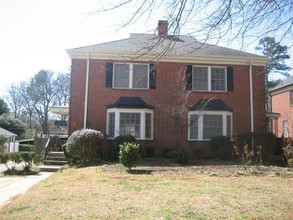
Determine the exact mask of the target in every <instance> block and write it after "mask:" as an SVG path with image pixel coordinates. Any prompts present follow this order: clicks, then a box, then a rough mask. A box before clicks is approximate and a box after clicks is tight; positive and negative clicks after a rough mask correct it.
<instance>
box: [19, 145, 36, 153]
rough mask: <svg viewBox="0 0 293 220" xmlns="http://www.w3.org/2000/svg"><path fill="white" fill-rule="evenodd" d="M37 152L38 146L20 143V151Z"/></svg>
mask: <svg viewBox="0 0 293 220" xmlns="http://www.w3.org/2000/svg"><path fill="white" fill-rule="evenodd" d="M22 151H25V152H35V151H36V146H35V145H31V144H20V145H19V152H22Z"/></svg>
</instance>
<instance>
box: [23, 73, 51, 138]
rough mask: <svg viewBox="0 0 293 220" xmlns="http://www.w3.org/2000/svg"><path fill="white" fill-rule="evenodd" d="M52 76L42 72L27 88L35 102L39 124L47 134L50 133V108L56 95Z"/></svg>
mask: <svg viewBox="0 0 293 220" xmlns="http://www.w3.org/2000/svg"><path fill="white" fill-rule="evenodd" d="M52 76H53V73H52V72H50V71H45V70H41V71H39V73H38V74H36V75H35V76H34V78H32V79H31V81H30V84H29V86H28V87H27V94H28V96H29V98H30V99H31V100H32V101H33V107H34V110H35V111H36V115H37V119H38V122H39V123H40V125H41V126H42V130H43V132H44V133H45V134H47V133H48V120H49V111H50V109H49V107H50V105H51V103H52V101H53V100H54V98H55V94H56V90H55V88H54V84H53V77H52Z"/></svg>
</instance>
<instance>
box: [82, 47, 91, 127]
mask: <svg viewBox="0 0 293 220" xmlns="http://www.w3.org/2000/svg"><path fill="white" fill-rule="evenodd" d="M89 64H90V54H89V52H87V56H86V81H85V97H84V118H83V129H86V121H87V107H88V92H89V91H88V88H89V72H90V71H89V66H90V65H89Z"/></svg>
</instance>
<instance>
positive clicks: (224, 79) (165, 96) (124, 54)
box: [67, 21, 267, 153]
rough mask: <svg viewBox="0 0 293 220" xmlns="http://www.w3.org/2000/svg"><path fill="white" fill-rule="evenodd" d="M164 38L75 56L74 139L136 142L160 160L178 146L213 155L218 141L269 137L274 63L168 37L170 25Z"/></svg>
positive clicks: (148, 37)
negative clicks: (268, 71)
mask: <svg viewBox="0 0 293 220" xmlns="http://www.w3.org/2000/svg"><path fill="white" fill-rule="evenodd" d="M157 33H158V34H130V37H129V38H127V39H122V40H118V41H112V42H107V43H102V44H98V45H92V46H85V47H81V48H74V49H68V50H67V53H68V54H69V56H70V58H71V60H72V66H71V96H70V107H69V114H70V117H69V134H71V133H72V132H73V131H75V130H77V129H81V128H85V127H90V128H93V129H97V130H100V131H102V132H103V133H104V134H106V135H107V138H108V139H109V140H113V139H114V138H115V137H116V136H118V135H119V134H132V135H134V136H135V137H136V138H137V140H139V142H140V143H141V145H151V146H154V147H155V149H156V152H157V153H159V152H160V150H161V149H162V148H170V147H175V146H178V145H180V147H186V148H191V149H197V148H205V150H206V151H207V152H208V148H207V145H208V141H209V140H210V138H211V137H213V136H221V135H225V136H231V135H232V134H233V133H235V132H237V133H246V132H251V131H265V130H266V118H265V117H266V116H265V86H264V66H265V65H266V62H267V59H266V58H264V57H261V56H258V55H254V54H250V53H245V52H241V51H237V50H233V49H229V48H224V47H220V46H213V45H209V44H205V43H200V42H198V41H197V40H196V39H195V38H194V37H192V36H172V35H168V23H167V22H166V21H159V23H158V27H157Z"/></svg>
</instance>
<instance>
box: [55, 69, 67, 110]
mask: <svg viewBox="0 0 293 220" xmlns="http://www.w3.org/2000/svg"><path fill="white" fill-rule="evenodd" d="M54 87H55V91H56V94H55V101H56V104H57V105H59V106H67V105H68V103H69V96H70V92H69V91H70V76H69V74H63V73H59V74H58V75H57V78H56V79H55V80H54Z"/></svg>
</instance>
